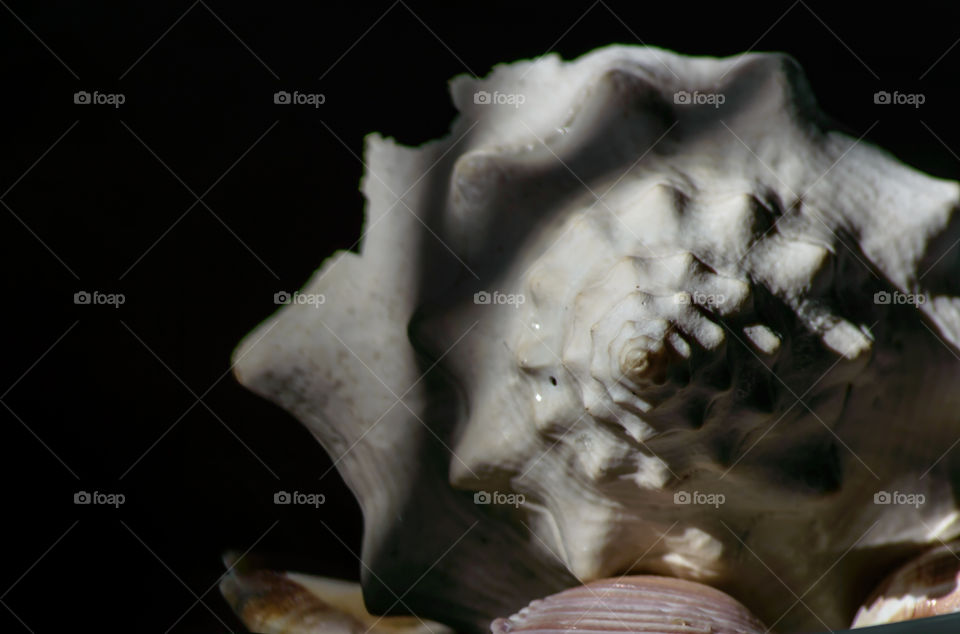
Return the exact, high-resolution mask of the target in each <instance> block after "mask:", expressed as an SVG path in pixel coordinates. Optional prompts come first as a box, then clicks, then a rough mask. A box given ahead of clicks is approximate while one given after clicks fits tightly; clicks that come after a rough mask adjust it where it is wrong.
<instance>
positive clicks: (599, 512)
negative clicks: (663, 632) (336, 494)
mask: <svg viewBox="0 0 960 634" xmlns="http://www.w3.org/2000/svg"><path fill="white" fill-rule="evenodd" d="M451 93H452V96H453V101H454V103H455V105H456V106H457V108H458V109H459V111H460V116H459V117H458V119H457V120H456V121H455V122H454V124H453V128H452V130H451V133H450V134H449V135H448V136H447V137H445V138H443V139H441V140H438V141H434V142H431V143H427V144H425V145H423V146H422V147H420V148H416V149H413V148H406V147H402V146H400V145H398V144H396V143H395V142H393V141H391V140H389V139H384V138H382V137H380V136H377V135H371V136H369V137H368V138H367V144H366V160H367V164H368V171H367V174H366V176H365V177H364V180H363V191H364V194H365V195H366V198H367V202H368V204H367V210H366V214H367V217H366V224H365V228H364V235H363V242H362V246H361V250H360V253H359V254H354V253H348V252H340V253H337V254H335V255H334V256H332V257H330V258H329V259H328V260H327V261H326V262H325V263H324V264H323V266H322V268H321V269H320V270H319V271H318V272H317V273H316V274H315V275H314V276H313V278H312V279H311V280H310V281H309V282H308V283H307V285H306V287H305V288H304V292H308V293H322V294H323V295H324V296H325V299H326V301H325V303H324V304H323V305H322V306H319V307H317V306H305V305H290V306H286V307H284V308H283V309H282V310H280V311H279V312H278V313H276V314H275V315H273V316H272V317H271V318H270V319H269V320H267V321H266V322H265V323H264V324H262V325H261V326H260V327H259V328H258V329H257V330H256V331H254V332H253V333H252V334H251V335H250V336H249V337H248V338H247V339H246V340H245V341H244V342H243V344H242V345H241V346H240V347H239V348H238V350H237V351H236V353H235V362H236V374H237V377H238V378H239V380H240V381H241V382H242V383H243V384H244V385H246V386H248V387H249V388H250V389H252V390H253V391H255V392H257V393H259V394H262V395H264V396H265V397H267V398H270V399H272V400H274V401H276V402H277V403H278V404H280V405H281V406H282V407H284V408H285V409H287V410H288V411H290V412H291V413H293V414H294V415H295V416H296V417H297V418H298V419H300V420H301V421H302V422H303V423H304V424H305V425H306V426H307V427H308V428H309V429H310V430H311V432H312V433H313V434H314V435H315V436H316V437H317V438H318V439H319V440H320V442H321V443H323V445H324V447H325V448H326V449H327V451H328V452H329V453H330V454H331V455H332V456H333V457H334V459H335V460H336V464H337V467H338V469H339V470H340V472H341V473H342V475H343V477H344V479H345V480H346V482H347V484H348V485H349V486H350V487H351V488H352V490H353V491H354V492H355V493H356V495H357V497H358V499H359V501H360V505H361V507H362V510H363V513H364V518H365V533H364V540H363V561H364V564H365V568H364V575H363V579H362V582H363V591H364V597H365V600H366V603H367V606H368V608H369V609H370V610H371V611H372V612H374V613H376V612H378V611H385V610H389V609H391V608H394V605H395V599H396V595H398V594H400V593H402V592H405V593H407V594H405V595H404V596H405V598H404V603H405V604H406V605H408V606H409V607H410V608H411V609H412V610H413V611H415V612H417V613H418V614H419V615H422V616H424V617H426V618H431V619H434V620H437V621H440V622H443V623H446V624H449V625H451V626H453V627H456V628H457V629H458V631H464V632H471V631H474V632H479V631H485V630H486V629H487V628H488V626H489V623H490V621H491V619H493V618H494V617H496V616H501V615H503V614H510V613H513V612H515V611H516V610H518V609H519V608H521V607H522V606H523V605H525V604H526V603H527V602H529V601H530V600H531V599H534V598H537V597H543V596H547V595H550V594H553V593H555V592H557V591H559V590H562V589H563V588H566V587H570V586H573V585H577V584H578V583H581V582H588V581H591V580H596V579H602V578H606V577H615V576H617V575H620V574H625V573H628V572H633V573H648V574H657V575H668V576H672V577H679V578H683V579H688V580H695V581H699V582H701V583H706V584H709V585H711V586H713V587H715V588H719V589H722V590H724V591H726V592H728V593H729V594H731V595H732V596H733V597H735V598H737V599H738V600H740V601H741V602H743V603H745V604H746V605H747V606H748V607H749V608H750V609H751V610H753V611H754V612H755V613H756V614H757V616H758V617H759V618H761V619H763V620H764V621H765V622H767V623H770V624H771V625H773V624H776V627H777V629H778V631H784V632H789V631H796V630H799V629H811V628H821V627H822V626H823V625H824V624H828V625H830V626H831V627H839V626H845V625H846V624H847V623H849V622H850V619H851V617H852V615H853V613H854V611H855V610H856V607H857V604H858V601H859V600H860V599H861V598H862V596H863V595H864V594H865V593H866V588H867V587H868V586H869V584H870V583H871V582H872V580H873V577H872V576H871V574H873V573H875V571H876V570H875V568H871V566H873V565H875V564H870V565H868V564H866V563H864V562H865V561H867V560H869V559H871V557H872V558H874V559H875V560H876V561H877V562H881V563H882V562H886V563H892V562H894V561H895V560H896V558H897V557H900V556H902V554H903V553H902V550H903V549H904V548H906V547H904V544H913V545H914V546H915V547H918V548H919V547H920V546H921V545H923V544H930V543H931V542H932V541H934V540H939V539H944V540H947V539H952V538H954V537H958V536H960V525H957V523H956V522H955V521H952V520H951V518H955V517H956V516H957V511H958V509H957V504H956V503H955V502H954V496H953V494H952V483H954V482H956V481H958V478H960V462H957V461H956V460H954V459H950V460H945V461H942V462H940V463H936V460H937V458H938V456H939V455H940V454H941V453H942V450H943V448H944V447H946V446H949V445H950V443H952V442H953V441H954V439H955V438H956V437H957V436H958V434H960V417H958V416H957V415H956V412H957V411H960V391H958V390H956V389H955V388H956V382H957V378H956V377H957V376H958V371H960V362H958V360H957V359H958V357H957V352H956V348H957V346H958V344H960V282H958V279H960V278H958V277H957V276H956V275H955V271H956V270H957V265H958V257H960V250H956V249H954V250H950V249H949V248H948V247H950V245H951V244H953V243H955V242H956V241H957V239H958V238H960V222H958V220H957V214H956V213H955V211H956V210H957V208H958V205H960V188H958V184H957V183H956V182H951V181H944V180H939V179H936V178H933V177H930V176H927V175H925V174H922V173H920V172H918V171H916V170H913V169H911V168H909V167H907V166H905V165H903V164H902V163H900V162H898V161H897V160H896V159H894V158H893V157H891V156H890V155H889V154H887V153H885V152H883V151H882V150H879V149H877V148H875V147H872V146H870V145H869V144H867V143H865V142H859V141H858V140H857V139H854V138H851V137H850V136H847V135H846V134H843V133H840V132H837V131H835V130H834V129H833V128H832V124H831V123H830V121H829V120H828V119H827V118H826V117H825V116H824V115H822V114H821V113H820V111H819V110H818V108H817V106H816V103H815V100H814V99H813V97H812V94H811V91H810V88H809V86H808V85H807V83H806V80H805V78H804V77H803V74H802V72H801V70H800V68H799V66H798V65H797V64H796V62H795V61H793V60H792V59H791V58H789V57H787V56H783V55H775V54H747V55H742V56H737V57H732V58H726V59H714V58H695V57H685V56H681V55H677V54H674V53H670V52H668V51H663V50H659V49H654V48H644V47H628V46H611V47H608V48H604V49H600V50H597V51H594V52H592V53H590V54H588V55H586V56H584V57H582V58H579V59H577V60H574V61H570V62H562V61H561V60H560V59H559V57H557V56H555V55H551V56H547V57H544V58H542V59H539V60H536V61H532V62H518V63H515V64H510V65H503V66H498V67H497V68H496V69H495V70H494V71H493V72H492V73H491V74H490V75H489V76H488V77H486V78H484V79H481V80H477V79H473V78H470V77H465V76H461V77H457V78H455V79H454V80H453V81H452V83H451ZM891 298H892V299H891ZM902 298H907V300H908V301H900V300H901V299H902ZM881 430H882V431H881ZM932 464H936V465H937V466H935V467H934V468H930V465H932ZM924 471H928V475H927V477H925V478H923V479H920V478H919V476H920V474H921V473H923V472H924ZM904 482H911V483H915V484H913V485H911V486H914V487H915V488H916V487H919V488H922V490H919V489H918V490H917V491H915V492H916V493H917V494H923V495H925V496H926V500H928V503H927V504H925V505H922V506H916V507H910V506H904V505H898V506H893V505H883V504H877V503H875V499H874V496H875V495H876V494H877V492H879V491H883V490H894V489H895V488H896V487H897V486H898V485H899V484H902V483H904ZM925 527H939V528H938V529H937V533H936V534H935V535H931V534H930V531H929V529H927V528H925ZM838 559H842V562H841V563H840V564H838V565H836V566H833V564H834V563H836V562H837V561H838ZM876 565H880V564H876ZM807 588H810V590H809V594H806V595H804V600H803V602H802V605H798V604H797V600H796V595H795V594H794V592H797V593H799V592H803V591H804V590H806V589H807Z"/></svg>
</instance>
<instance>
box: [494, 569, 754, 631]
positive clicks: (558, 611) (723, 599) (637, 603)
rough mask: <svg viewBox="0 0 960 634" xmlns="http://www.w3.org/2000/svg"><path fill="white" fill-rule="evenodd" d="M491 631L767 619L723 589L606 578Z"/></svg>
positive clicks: (706, 626) (664, 627) (745, 627)
mask: <svg viewBox="0 0 960 634" xmlns="http://www.w3.org/2000/svg"><path fill="white" fill-rule="evenodd" d="M490 630H491V632H493V634H508V633H509V632H529V633H530V634H535V633H542V634H546V633H547V632H571V631H576V632H595V633H596V634H601V633H604V632H658V633H659V634H693V633H694V632H700V633H702V634H761V632H766V628H764V627H763V624H762V623H760V621H758V620H757V618H756V617H755V616H753V615H752V614H750V612H749V610H747V609H746V608H745V607H743V606H742V605H741V604H740V603H738V602H736V601H734V600H733V599H731V598H730V597H729V596H727V595H725V594H724V593H722V592H720V591H719V590H716V589H714V588H711V587H710V586H705V585H703V584H702V583H696V582H693V581H684V580H683V579H676V578H671V577H655V576H652V575H645V576H628V577H620V578H617V579H602V580H599V581H594V582H591V583H588V584H586V585H583V586H578V587H576V588H571V589H569V590H564V591H563V592H560V593H558V594H555V595H552V596H549V597H546V598H544V599H537V600H535V601H533V602H531V603H530V605H528V606H527V607H525V608H523V609H522V610H520V611H519V612H518V613H517V614H514V615H513V616H511V617H510V618H506V619H497V620H495V621H494V622H493V623H492V624H491V627H490Z"/></svg>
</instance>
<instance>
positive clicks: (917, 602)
mask: <svg viewBox="0 0 960 634" xmlns="http://www.w3.org/2000/svg"><path fill="white" fill-rule="evenodd" d="M954 612H960V540H958V541H952V542H950V543H949V544H945V545H943V546H938V547H937V548H934V549H933V550H929V551H927V552H926V553H924V554H922V555H920V556H919V557H917V558H916V559H913V560H911V561H909V562H908V563H906V564H905V565H903V566H901V567H900V568H899V569H898V570H897V571H896V572H894V573H893V574H892V575H890V576H889V577H887V579H886V580H885V581H884V582H883V583H882V584H880V587H878V588H877V589H876V590H875V591H874V592H873V595H872V596H871V597H870V598H869V599H868V600H867V602H866V603H865V604H864V605H863V606H862V607H861V608H860V610H859V611H858V612H857V615H856V617H854V620H853V625H852V626H851V627H855V628H856V627H867V626H870V625H882V624H884V623H896V622H898V621H909V620H912V619H922V618H925V617H928V616H937V615H940V614H951V613H954Z"/></svg>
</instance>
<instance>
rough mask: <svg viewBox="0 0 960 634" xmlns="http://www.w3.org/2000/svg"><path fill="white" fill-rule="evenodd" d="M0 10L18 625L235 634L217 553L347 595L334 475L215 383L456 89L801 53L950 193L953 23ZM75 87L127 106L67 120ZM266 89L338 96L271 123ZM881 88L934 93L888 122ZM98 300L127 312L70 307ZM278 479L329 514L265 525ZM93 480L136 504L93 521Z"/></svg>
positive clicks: (472, 12)
mask: <svg viewBox="0 0 960 634" xmlns="http://www.w3.org/2000/svg"><path fill="white" fill-rule="evenodd" d="M3 5H4V6H3V8H0V29H2V30H0V95H2V96H0V103H2V107H3V111H4V116H3V117H2V119H0V135H2V140H3V141H2V146H0V147H2V151H0V200H2V202H3V205H2V206H0V236H2V250H0V253H2V255H0V257H2V259H3V261H2V267H0V275H2V278H3V299H4V311H3V313H4V315H5V320H4V321H5V322H6V324H7V325H6V328H5V333H6V337H5V342H4V346H3V364H2V376H0V390H2V399H0V400H2V402H3V404H4V405H5V407H3V408H0V419H2V429H3V437H2V441H0V442H2V444H0V451H2V460H0V465H2V470H3V473H2V475H3V482H4V485H5V486H4V489H3V495H4V500H3V505H2V507H0V508H3V511H4V513H3V514H4V522H3V523H4V525H5V528H6V530H5V541H4V545H5V548H4V549H3V560H4V565H3V566H2V568H0V570H2V572H0V593H2V601H3V604H4V605H5V606H6V609H4V608H3V607H2V606H0V631H5V632H6V631H11V632H15V631H27V630H32V631H34V632H49V631H62V626H63V625H72V626H73V627H76V628H77V629H83V630H87V629H92V630H95V631H96V630H100V631H143V632H154V631H161V632H162V631H167V630H168V629H169V628H170V627H171V626H172V625H174V623H176V626H175V627H174V628H173V631H175V632H221V631H227V627H225V625H226V626H228V627H229V629H231V630H233V631H243V628H242V626H241V625H240V623H239V621H237V620H236V619H235V617H233V615H232V614H231V613H230V610H229V609H228V608H227V606H226V605H225V604H224V602H223V601H222V599H221V598H220V595H219V592H218V591H217V589H216V587H215V585H216V583H217V580H218V577H219V575H220V574H221V572H222V570H223V567H222V564H221V563H220V559H219V558H220V554H221V553H222V552H223V551H225V550H228V549H237V550H239V551H241V552H242V551H245V550H247V549H248V548H250V547H251V546H254V544H256V545H255V547H254V549H253V550H254V552H256V553H260V554H263V555H265V556H267V557H268V558H269V560H270V561H271V562H273V563H274V564H275V565H278V566H280V567H287V568H293V569H299V570H303V571H308V572H314V573H318V574H323V575H328V576H335V577H343V578H351V579H356V578H358V575H359V564H358V562H357V559H356V558H355V556H354V555H355V554H359V549H360V531H361V524H362V520H361V517H360V512H359V508H358V507H357V505H356V503H355V502H354V501H353V498H352V496H351V494H350V493H349V491H348V490H347V489H346V487H345V485H344V484H343V482H342V480H340V479H339V477H338V476H337V474H336V472H335V471H332V472H330V473H329V474H328V475H327V476H326V477H324V478H323V479H322V480H318V478H319V476H320V475H321V474H323V473H324V472H326V471H327V469H328V468H329V467H330V464H331V463H330V459H329V458H328V457H327V455H326V453H325V452H324V451H323V450H322V449H321V447H320V446H319V445H317V443H316V442H315V441H314V440H313V439H312V438H311V436H310V435H309V434H308V433H307V432H306V431H305V430H304V429H303V428H301V426H300V425H299V424H298V423H296V422H295V421H294V420H293V419H292V418H291V417H290V416H289V415H287V414H285V413H284V412H283V411H281V410H280V409H278V408H276V407H274V406H272V405H271V404H270V403H268V402H266V401H263V400H261V399H259V398H258V397H256V396H254V395H253V394H251V393H248V392H247V391H245V390H244V389H242V388H241V387H240V386H239V385H238V384H237V383H236V382H235V381H234V380H233V378H232V376H230V375H229V374H226V375H225V373H227V371H228V368H229V357H230V353H231V350H232V349H233V347H234V346H235V345H236V343H237V342H238V341H239V340H240V339H241V337H243V335H244V334H246V333H247V332H248V331H250V330H251V329H252V328H253V327H254V326H255V325H256V324H257V323H258V322H260V321H261V320H263V319H264V318H266V317H267V316H268V315H269V314H270V313H271V312H272V311H273V310H274V309H275V306H274V305H273V301H272V300H273V294H274V293H275V292H277V291H279V290H294V289H296V288H299V286H300V285H302V284H303V283H304V282H305V281H306V279H307V278H308V276H309V275H310V273H311V272H312V271H313V270H315V269H316V268H317V267H318V266H319V265H320V263H321V262H322V260H323V259H324V258H325V257H327V256H328V255H329V254H330V253H332V252H333V251H334V250H335V249H343V248H350V247H351V246H352V245H354V244H355V242H356V241H357V239H358V238H359V236H360V227H361V220H362V208H363V199H362V196H361V195H360V193H359V192H358V185H359V180H360V176H361V173H362V165H361V163H360V161H359V159H358V158H357V157H358V156H359V155H360V153H361V148H362V141H363V137H364V135H365V134H367V133H368V132H372V131H378V132H381V133H383V134H385V135H388V136H393V137H395V138H397V139H398V140H399V141H401V142H403V143H406V144H419V143H421V142H423V141H426V140H429V139H431V138H435V137H438V136H441V135H443V134H445V132H446V131H447V129H448V127H449V125H450V123H451V120H452V118H453V116H454V114H455V112H454V109H453V107H452V105H451V104H450V101H449V99H448V96H447V92H446V81H447V80H448V79H449V78H450V77H452V76H454V75H457V74H460V73H465V72H470V73H476V74H479V75H485V74H486V73H487V72H488V71H489V70H490V68H491V66H492V65H494V64H496V63H500V62H507V61H513V60H515V59H519V58H530V57H535V56H537V55H540V54H543V53H545V52H547V51H551V50H552V51H557V52H559V53H561V54H562V55H563V56H564V57H565V58H571V57H575V56H578V55H581V54H583V53H586V52H588V51H590V50H592V49H594V48H596V47H598V46H601V45H604V44H608V43H613V42H619V43H628V44H631V43H632V44H637V43H639V42H638V38H640V39H642V41H643V42H644V43H646V44H651V45H656V46H661V47H665V48H669V49H673V50H677V51H679V52H682V53H687V54H707V55H718V56H724V55H732V54H736V53H738V52H741V51H743V50H745V49H748V48H751V47H755V48H756V50H760V51H766V50H776V51H785V52H788V53H790V54H792V55H793V56H794V57H795V58H797V60H798V61H799V62H800V63H801V64H802V66H803V67H804V68H805V70H806V72H807V75H808V77H809V79H810V82H811V84H812V85H813V88H814V90H815V93H816V95H817V97H818V99H819V101H820V104H821V106H822V107H823V109H824V110H825V111H826V112H828V113H829V114H831V115H833V116H834V117H835V118H836V120H837V121H838V122H839V123H840V124H841V125H842V126H844V127H845V128H846V129H847V130H848V131H849V132H850V133H851V134H853V135H854V136H855V137H859V136H860V135H862V134H864V133H867V134H866V137H865V138H866V140H867V141H870V142H873V143H876V144H879V145H882V146H884V147H886V148H887V149H889V150H890V151H892V152H893V153H894V154H895V155H897V156H898V157H900V158H901V159H903V160H904V161H906V162H908V163H909V164H912V165H914V166H916V167H918V168H919V169H922V170H924V171H927V172H930V173H932V174H934V175H937V176H941V177H945V178H954V179H955V178H957V177H958V176H960V158H958V157H957V152H958V149H960V128H958V126H957V124H956V119H957V112H958V105H957V100H958V98H960V96H958V93H957V91H956V90H955V86H956V83H957V77H958V76H960V72H958V71H960V45H957V47H956V48H953V49H951V46H952V45H954V44H955V43H956V42H957V39H958V38H960V6H957V5H954V6H953V8H938V9H928V8H926V7H924V6H923V5H922V4H919V3H915V2H911V3H908V4H905V5H896V6H895V7H894V6H892V7H891V8H889V9H886V8H882V7H881V6H880V5H878V4H873V3H869V4H865V5H864V6H863V7H862V8H858V9H856V10H851V9H844V8H838V7H835V6H832V5H833V3H819V2H818V3H813V2H809V3H806V4H804V3H795V4H791V3H789V2H787V3H778V2H771V3H763V4H760V5H756V6H749V7H748V6H735V5H730V4H727V3H704V4H702V5H698V4H692V3H688V2H672V3H657V4H656V5H654V4H652V3H645V2H629V3H628V2H623V3H621V2H613V1H612V0H611V1H606V2H598V3H594V4H591V3H589V2H588V3H581V4H577V5H560V4H558V3H552V2H551V3H523V4H522V5H521V4H520V3H515V2H493V1H484V2H476V3H435V4H428V3H424V2H417V1H416V0H405V2H404V3H395V4H391V3H390V2H370V3H361V2H330V3H287V2H275V3H269V4H268V3H262V4H253V3H229V2H222V0H205V2H198V3H195V4H191V2H190V1H189V0H188V1H186V2H167V3H84V4H79V3H76V2H48V3H36V2H26V1H23V0H5V3H3ZM185 12H186V13H185ZM384 12H386V14H384ZM585 12H586V13H585ZM785 12H786V13H785ZM371 26H372V28H371ZM368 29H369V31H368ZM361 36H362V37H361ZM358 38H359V40H358ZM41 40H42V42H41ZM47 47H49V49H48V48H47ZM948 49H949V50H948ZM941 56H942V59H941ZM58 57H59V59H58ZM938 59H939V62H938V61H937V60H938ZM931 66H932V68H931ZM924 73H926V74H925V75H924ZM921 75H924V77H923V79H921V78H920V77H921ZM321 77H322V78H321ZM79 90H86V91H89V92H93V91H95V90H96V91H100V92H101V93H123V94H124V95H125V97H126V103H125V104H124V105H122V106H121V107H120V108H116V109H115V108H112V107H109V106H94V105H76V104H74V103H73V94H74V93H75V92H76V91H79ZM277 90H288V91H291V92H292V91H293V90H299V91H301V92H317V93H323V94H324V95H325V96H326V103H325V104H324V105H322V106H321V107H320V108H318V109H313V108H310V107H308V106H283V105H275V104H274V103H273V93H274V92H275V91H277ZM878 90H887V91H890V92H893V91H894V90H899V91H900V92H907V93H913V92H919V93H923V94H924V95H925V97H926V103H925V104H924V105H923V106H921V107H920V108H917V109H915V108H912V107H909V106H891V105H887V106H882V105H876V104H874V102H873V94H874V92H876V91H878ZM868 131H869V132H868ZM181 180H182V183H181ZM211 187H212V189H210V191H209V192H208V193H206V195H205V196H204V198H203V201H204V203H205V204H202V203H198V204H195V205H194V206H193V207H192V208H190V207H191V205H192V204H194V203H195V201H196V198H195V196H194V195H193V194H191V191H190V190H192V191H193V192H195V193H196V195H197V196H200V195H203V194H204V192H207V190H208V188H211ZM208 207H209V208H208ZM188 209H189V211H188ZM171 227H172V228H171ZM354 248H356V247H354ZM131 267H132V268H131ZM81 290H87V291H94V290H96V291H100V292H104V293H123V294H124V295H125V297H126V303H125V304H124V305H123V306H121V307H120V308H113V307H109V306H83V305H75V304H74V303H73V295H74V293H76V292H78V291H81ZM154 355H156V356H154ZM211 386H212V387H211ZM208 389H209V392H207V390H208ZM201 395H203V398H202V400H203V403H198V404H195V402H196V400H197V399H196V396H201ZM132 465H135V466H133V467H132V468H131V466H132ZM124 474H125V475H124ZM121 476H122V477H121ZM278 489H287V490H293V489H296V490H300V491H317V492H322V493H324V494H325V495H326V496H327V504H326V505H325V506H323V507H322V508H321V509H319V510H313V509H311V508H303V507H278V506H275V505H274V504H273V497H272V496H273V492H274V491H276V490H278ZM78 490H87V491H94V490H98V491H102V492H120V493H123V494H125V495H126V498H127V503H126V504H125V505H124V506H122V507H121V508H119V509H113V508H108V507H97V506H77V505H74V504H73V495H74V493H75V492H76V491H78ZM331 531H332V532H334V533H336V535H337V536H338V537H339V539H337V538H335V537H334V536H333V535H331ZM61 538H62V539H61ZM58 539H60V541H57V540H58ZM258 540H259V541H258ZM340 540H342V542H341V541H340ZM54 544H55V545H54ZM51 546H52V548H51ZM48 549H49V551H48ZM196 596H200V597H202V604H200V603H197V604H195V605H194V606H193V607H192V608H191V604H194V603H195V601H196ZM211 612H212V613H215V614H216V618H215V616H214V615H213V614H211ZM185 613H186V614H185ZM178 619H179V620H178ZM218 619H219V620H218Z"/></svg>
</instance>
